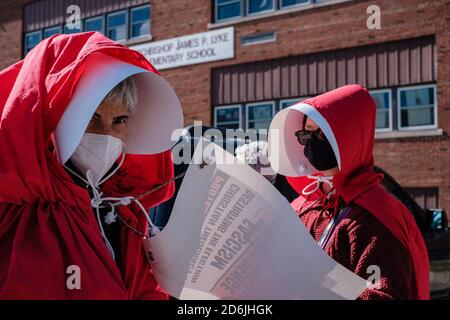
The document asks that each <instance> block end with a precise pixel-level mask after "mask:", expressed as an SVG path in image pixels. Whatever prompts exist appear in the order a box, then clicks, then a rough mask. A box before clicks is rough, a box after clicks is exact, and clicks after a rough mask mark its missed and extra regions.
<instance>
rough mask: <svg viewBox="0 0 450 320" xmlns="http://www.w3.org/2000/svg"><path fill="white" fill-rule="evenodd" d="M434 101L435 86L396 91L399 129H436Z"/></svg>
mask: <svg viewBox="0 0 450 320" xmlns="http://www.w3.org/2000/svg"><path fill="white" fill-rule="evenodd" d="M436 100H437V99H436V86H435V85H425V86H415V87H409V88H400V89H398V94H397V101H398V102H397V103H398V111H397V112H398V127H399V129H426V128H436V126H437V121H436V118H437V108H436Z"/></svg>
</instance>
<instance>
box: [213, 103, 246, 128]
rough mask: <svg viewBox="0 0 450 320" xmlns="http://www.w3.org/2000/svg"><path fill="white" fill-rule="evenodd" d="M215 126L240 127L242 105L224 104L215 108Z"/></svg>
mask: <svg viewBox="0 0 450 320" xmlns="http://www.w3.org/2000/svg"><path fill="white" fill-rule="evenodd" d="M214 126H215V127H218V128H224V129H239V128H242V124H241V106H240V105H233V106H223V107H216V108H215V109H214Z"/></svg>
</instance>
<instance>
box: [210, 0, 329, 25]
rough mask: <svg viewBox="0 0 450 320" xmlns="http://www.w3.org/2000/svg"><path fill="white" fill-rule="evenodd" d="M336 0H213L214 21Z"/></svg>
mask: <svg viewBox="0 0 450 320" xmlns="http://www.w3.org/2000/svg"><path fill="white" fill-rule="evenodd" d="M334 1H336V0H214V2H213V4H214V21H215V22H224V21H229V20H234V19H239V18H242V17H244V16H254V15H258V14H261V13H267V12H274V11H276V10H283V9H289V8H293V7H300V6H304V5H308V4H312V3H327V2H331V3H332V2H334Z"/></svg>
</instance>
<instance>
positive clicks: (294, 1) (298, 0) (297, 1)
mask: <svg viewBox="0 0 450 320" xmlns="http://www.w3.org/2000/svg"><path fill="white" fill-rule="evenodd" d="M309 3H311V1H310V0H280V7H281V8H289V7H294V6H299V5H303V4H309Z"/></svg>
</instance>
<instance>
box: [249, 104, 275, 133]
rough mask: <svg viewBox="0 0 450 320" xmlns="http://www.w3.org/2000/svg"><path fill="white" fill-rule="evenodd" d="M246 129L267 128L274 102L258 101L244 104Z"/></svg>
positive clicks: (273, 112) (273, 109) (273, 111)
mask: <svg viewBox="0 0 450 320" xmlns="http://www.w3.org/2000/svg"><path fill="white" fill-rule="evenodd" d="M245 111H246V129H257V130H258V129H269V126H270V122H271V121H272V118H273V115H274V114H275V102H273V101H268V102H260V103H252V104H247V105H246V110H245Z"/></svg>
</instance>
